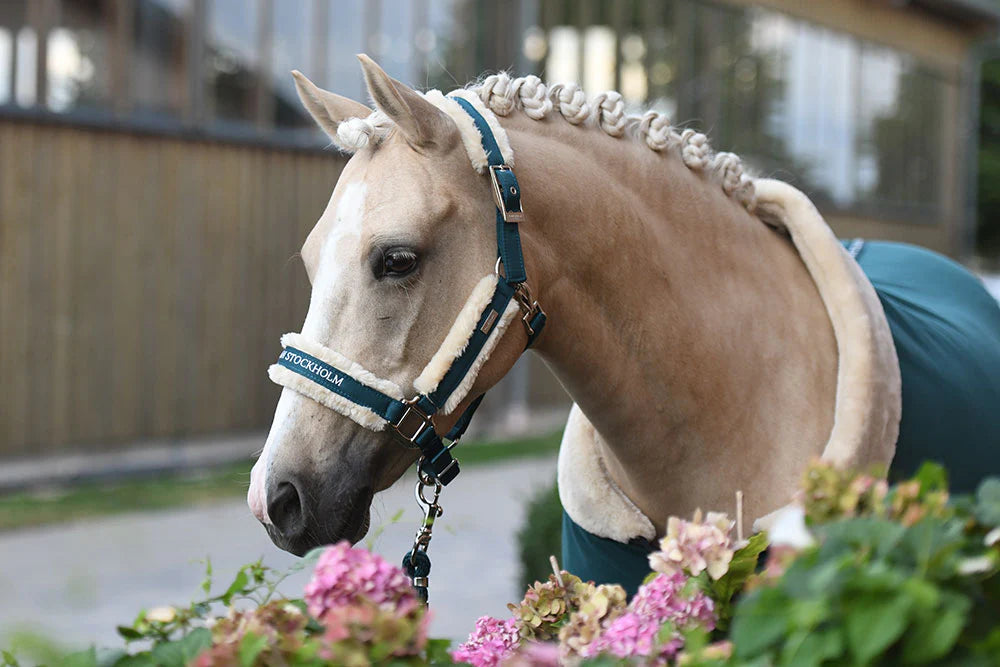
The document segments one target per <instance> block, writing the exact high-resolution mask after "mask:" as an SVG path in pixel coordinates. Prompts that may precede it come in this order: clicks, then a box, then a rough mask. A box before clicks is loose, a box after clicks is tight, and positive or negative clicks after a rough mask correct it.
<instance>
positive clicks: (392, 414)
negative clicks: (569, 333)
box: [277, 97, 545, 485]
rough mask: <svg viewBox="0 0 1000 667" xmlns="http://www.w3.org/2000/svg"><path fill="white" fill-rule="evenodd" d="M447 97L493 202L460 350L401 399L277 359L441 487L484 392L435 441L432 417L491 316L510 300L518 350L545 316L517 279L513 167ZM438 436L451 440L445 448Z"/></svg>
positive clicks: (310, 365) (294, 357) (291, 355)
mask: <svg viewBox="0 0 1000 667" xmlns="http://www.w3.org/2000/svg"><path fill="white" fill-rule="evenodd" d="M452 99H453V100H454V101H455V102H457V103H458V104H459V105H461V107H462V108H463V109H464V110H465V112H466V113H468V114H469V116H471V117H472V120H473V122H474V123H475V125H476V128H477V129H478V130H479V133H480V135H481V140H482V145H483V149H484V150H485V151H486V156H487V160H488V162H489V177H490V181H491V184H492V187H493V199H494V202H495V204H496V234H497V267H496V274H497V283H496V287H495V288H494V291H493V298H492V299H491V300H490V302H489V304H488V305H487V306H486V307H485V308H484V309H483V310H482V312H481V313H480V316H479V319H478V321H477V323H476V328H475V329H474V330H473V333H472V336H471V337H470V339H469V341H468V344H467V345H466V347H465V350H464V351H463V352H462V353H461V354H460V355H459V356H458V357H457V358H456V359H455V360H454V361H453V362H452V364H451V366H450V367H449V369H448V370H447V372H446V373H445V375H444V377H443V379H442V380H441V381H440V382H439V383H438V386H437V387H436V388H435V389H434V391H431V392H428V393H427V394H419V393H418V394H417V395H416V396H414V397H413V398H410V399H407V400H399V399H396V398H393V397H392V396H388V395H386V394H385V393H383V392H381V391H378V390H377V389H374V388H372V387H370V386H368V385H366V384H365V383H363V382H361V381H359V380H358V379H356V378H354V377H352V376H351V375H350V374H349V373H347V372H345V371H344V370H343V369H340V368H337V367H335V366H333V365H331V364H328V363H326V362H325V361H323V360H321V359H318V358H316V357H315V356H313V355H310V354H308V353H306V352H304V351H302V350H299V349H297V348H295V347H291V346H289V347H285V349H284V350H282V352H281V355H280V356H279V357H278V362H277V363H278V365H280V366H283V367H285V368H287V369H289V370H290V371H293V372H295V373H297V374H298V375H300V376H302V377H304V378H306V379H307V380H310V381H312V382H315V383H316V384H318V385H319V386H321V387H323V388H324V389H326V390H328V391H330V392H332V393H334V394H337V395H338V396H340V397H342V398H344V399H346V400H347V401H350V402H351V403H354V404H356V405H359V406H361V407H363V408H366V409H368V410H370V411H372V412H373V413H375V414H376V415H378V416H379V417H381V418H382V419H384V420H385V421H386V422H387V423H388V425H389V427H390V428H391V429H392V430H393V431H394V432H395V433H396V434H397V435H398V436H399V437H400V438H401V440H402V441H403V442H404V443H405V444H406V445H407V446H409V447H414V448H417V449H419V450H420V453H421V457H420V460H419V462H418V470H419V472H420V473H421V474H422V476H426V477H427V478H429V480H433V481H434V482H437V483H439V484H441V485H446V484H448V483H449V482H450V481H451V480H453V479H454V478H455V476H456V475H458V472H459V465H458V461H456V460H455V459H454V458H453V457H452V455H451V449H452V447H454V446H455V445H456V444H458V441H459V439H460V438H461V437H462V435H463V434H464V433H465V430H466V429H467V428H468V426H469V423H470V422H471V421H472V417H473V415H474V414H475V412H476V409H477V408H478V407H479V405H480V403H481V402H482V400H483V396H485V394H483V395H481V396H479V397H477V398H476V399H475V400H473V401H472V403H471V404H470V405H469V407H468V408H466V409H465V411H464V412H463V413H462V415H461V416H460V417H459V419H458V421H457V422H456V423H455V426H454V427H452V429H451V430H450V431H448V433H446V434H445V435H444V437H443V438H442V436H441V435H440V434H438V432H437V430H436V429H435V427H434V423H433V421H432V418H433V417H434V415H435V414H436V413H437V412H438V411H439V410H440V409H441V407H442V406H444V405H445V404H446V402H447V401H448V398H449V397H450V396H451V395H452V393H453V392H454V391H455V389H456V388H458V386H459V385H460V384H461V383H462V380H463V379H465V377H466V375H467V374H468V373H469V370H470V369H471V368H472V365H473V363H474V362H475V360H476V358H477V357H478V356H479V353H480V352H481V351H482V349H483V347H484V346H485V345H486V342H487V339H488V338H489V335H490V333H491V332H492V331H493V329H494V328H495V326H496V323H497V321H498V318H499V315H500V314H502V313H503V312H504V311H505V310H506V309H507V306H508V305H509V304H510V301H511V299H514V300H515V301H516V303H517V305H518V307H519V308H520V310H521V313H522V317H521V322H522V324H523V325H524V328H525V331H526V332H527V334H528V345H527V346H526V348H525V349H527V347H530V346H531V344H532V343H533V342H534V341H535V338H537V336H538V335H539V334H540V333H541V331H542V328H543V327H544V326H545V313H544V312H543V311H542V309H541V308H540V307H539V305H538V302H537V301H535V300H533V299H532V297H531V293H530V291H529V290H528V287H527V284H526V283H525V281H526V280H527V275H526V272H525V268H524V254H523V253H522V251H521V236H520V234H519V232H518V224H519V223H520V222H522V221H523V220H524V211H523V210H522V208H521V188H520V186H519V185H518V182H517V178H516V177H515V176H514V170H513V169H512V168H511V167H510V166H509V165H507V164H505V163H504V158H503V156H502V154H501V152H500V148H499V146H498V144H497V141H496V138H495V137H494V136H493V131H492V130H491V129H490V126H489V124H488V123H487V122H486V119H485V118H483V116H482V114H480V113H479V112H478V111H477V110H476V109H475V108H474V107H473V106H472V104H470V103H469V102H468V101H466V100H464V99H462V98H460V97H453V98H452ZM501 265H502V266H503V273H502V274H501V272H500V267H501ZM445 440H448V441H450V443H451V444H450V445H445V443H444V441H445Z"/></svg>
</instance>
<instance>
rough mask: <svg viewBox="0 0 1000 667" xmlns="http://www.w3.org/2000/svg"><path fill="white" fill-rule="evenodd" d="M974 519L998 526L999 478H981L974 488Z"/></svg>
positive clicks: (991, 525) (999, 520) (999, 503)
mask: <svg viewBox="0 0 1000 667" xmlns="http://www.w3.org/2000/svg"><path fill="white" fill-rule="evenodd" d="M975 513H976V519H978V520H979V522H980V523H982V524H983V525H986V526H989V527H990V528H994V527H996V526H1000V478H997V477H990V478H989V479H986V480H983V483H982V484H980V485H979V488H978V489H977V490H976V508H975Z"/></svg>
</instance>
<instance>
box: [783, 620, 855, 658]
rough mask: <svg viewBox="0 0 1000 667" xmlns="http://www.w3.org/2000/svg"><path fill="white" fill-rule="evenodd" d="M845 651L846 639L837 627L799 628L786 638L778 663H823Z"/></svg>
mask: <svg viewBox="0 0 1000 667" xmlns="http://www.w3.org/2000/svg"><path fill="white" fill-rule="evenodd" d="M843 652H844V639H843V637H841V635H840V632H839V631H838V630H837V629H830V630H825V631H813V630H798V631H796V632H794V633H793V634H791V635H789V636H788V639H786V640H785V645H784V647H783V648H782V651H781V660H780V662H779V663H778V664H780V665H789V666H790V667H791V666H794V667H799V666H801V667H808V666H810V665H822V664H823V662H824V661H826V660H833V659H835V658H839V657H841V656H842V654H843Z"/></svg>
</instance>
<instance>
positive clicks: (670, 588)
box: [582, 572, 715, 662]
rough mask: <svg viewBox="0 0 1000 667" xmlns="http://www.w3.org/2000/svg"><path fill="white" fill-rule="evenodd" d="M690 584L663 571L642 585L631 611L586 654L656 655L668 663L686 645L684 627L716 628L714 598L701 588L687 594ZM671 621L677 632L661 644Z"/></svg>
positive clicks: (587, 649) (592, 643) (679, 574)
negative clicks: (685, 589)
mask: <svg viewBox="0 0 1000 667" xmlns="http://www.w3.org/2000/svg"><path fill="white" fill-rule="evenodd" d="M686 583H687V578H686V577H685V576H684V575H683V574H681V573H679V572H675V573H673V574H660V575H658V576H657V577H655V578H654V579H652V580H651V581H650V582H649V583H647V584H645V585H643V586H641V587H640V588H639V591H638V592H637V593H636V595H635V597H634V598H632V601H631V602H630V603H629V608H628V611H627V612H625V613H624V614H622V615H621V616H619V617H618V618H616V619H615V620H613V621H612V622H611V623H610V624H608V627H607V628H605V629H604V630H603V631H602V632H601V634H600V635H598V636H597V637H596V638H595V639H594V641H592V642H591V643H590V644H588V645H587V646H586V647H585V648H584V650H583V652H582V655H583V657H585V658H589V657H594V656H597V655H600V654H602V653H609V654H611V655H614V656H616V657H618V658H636V657H653V658H657V659H658V661H659V662H666V661H667V660H670V659H672V658H674V656H676V655H677V652H678V651H679V650H680V648H681V647H682V646H683V643H684V642H683V640H682V639H681V636H680V631H681V630H686V629H688V628H691V627H694V626H700V627H702V628H704V629H705V630H708V631H711V630H713V629H714V628H715V613H714V612H715V608H714V604H713V603H712V600H711V598H709V597H708V596H707V595H705V594H704V593H703V592H701V591H695V592H693V593H691V594H689V595H686V594H685V593H684V586H685V584H686ZM667 622H669V623H672V624H673V627H674V629H675V632H674V634H673V636H672V637H670V638H669V639H668V640H667V641H666V642H664V643H659V644H658V641H657V640H658V637H657V635H658V634H659V632H660V628H661V627H662V626H663V624H664V623H667ZM654 649H655V652H654Z"/></svg>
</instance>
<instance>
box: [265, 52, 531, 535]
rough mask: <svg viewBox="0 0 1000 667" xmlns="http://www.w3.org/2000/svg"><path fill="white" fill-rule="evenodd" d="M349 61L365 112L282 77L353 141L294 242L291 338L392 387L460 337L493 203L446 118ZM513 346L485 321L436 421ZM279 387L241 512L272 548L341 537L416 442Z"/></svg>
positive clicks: (494, 374) (486, 277)
mask: <svg viewBox="0 0 1000 667" xmlns="http://www.w3.org/2000/svg"><path fill="white" fill-rule="evenodd" d="M359 59H360V60H361V65H362V69H363V71H364V76H365V80H366V82H367V86H368V90H369V93H370V95H371V98H372V100H373V101H374V104H375V107H376V110H375V111H372V110H370V109H369V108H367V107H366V106H364V105H362V104H360V103H358V102H355V101H352V100H350V99H347V98H344V97H341V96H339V95H335V94H333V93H331V92H328V91H325V90H322V89H320V88H318V87H317V86H315V85H314V84H313V83H312V82H310V81H309V80H308V79H306V78H305V77H304V76H302V75H301V74H299V73H298V72H295V73H294V75H295V81H296V87H297V89H298V94H299V97H300V98H301V100H302V102H303V104H304V105H305V107H306V109H308V111H309V113H310V114H311V115H312V116H313V118H314V119H315V120H316V122H317V123H318V124H319V126H320V127H321V128H322V129H323V130H324V131H325V132H326V133H327V134H328V135H329V136H330V138H331V139H332V140H333V141H334V143H336V144H339V145H341V146H343V145H345V144H348V145H350V146H351V147H352V148H355V149H356V150H355V152H354V155H353V156H352V157H351V158H350V159H349V160H348V162H347V164H346V166H345V167H344V169H343V171H342V173H341V174H340V177H339V179H338V180H337V183H336V187H335V188H334V190H333V194H332V196H331V198H330V201H329V204H328V205H327V207H326V210H325V211H324V212H323V214H322V215H321V216H320V218H319V220H318V221H317V223H316V225H315V227H314V228H313V230H312V232H311V233H310V234H309V236H308V238H307V239H306V240H305V243H304V244H303V246H302V253H301V256H302V260H303V263H304V264H305V268H306V272H307V273H308V276H309V279H310V282H311V284H312V296H311V299H310V303H309V310H308V313H307V315H306V318H305V322H304V324H303V326H302V333H301V334H300V336H301V337H302V338H303V339H308V340H310V341H314V342H316V343H318V344H320V345H321V346H323V347H324V348H327V349H332V350H336V351H337V353H338V354H339V355H340V356H339V357H338V358H339V359H340V361H341V363H340V364H338V367H341V368H342V369H343V370H344V371H346V372H348V373H351V375H352V376H353V377H360V378H362V382H365V383H366V384H368V385H370V386H373V387H375V388H376V389H378V390H380V391H382V392H383V393H385V394H388V395H390V396H393V397H395V398H400V399H401V398H403V397H404V396H410V395H413V394H414V393H418V392H426V391H428V388H427V387H426V385H428V384H433V383H434V382H435V379H440V375H441V373H442V372H443V371H442V368H441V367H442V366H447V363H448V361H449V360H450V359H452V358H454V355H455V353H456V350H455V349H448V348H449V347H451V348H461V347H462V346H463V345H464V342H465V338H466V337H467V335H468V328H469V327H470V325H469V323H468V322H464V323H463V322H460V321H459V320H462V319H463V317H465V318H466V319H468V315H467V313H466V311H468V310H469V308H468V303H469V301H470V300H471V299H472V298H473V297H470V294H472V295H475V294H476V293H477V290H478V291H480V292H481V291H482V285H484V284H486V283H488V282H489V283H495V279H494V278H493V269H494V262H495V259H496V242H495V237H494V231H493V226H492V225H491V224H484V221H486V222H488V221H491V220H492V218H493V215H494V207H493V203H492V201H493V200H492V195H491V191H490V184H489V181H488V179H485V178H483V177H482V176H481V175H480V174H477V173H476V170H474V169H471V168H470V158H469V155H468V154H467V150H466V148H465V147H464V146H463V137H462V136H461V134H462V132H461V130H460V129H459V127H458V125H456V122H455V120H454V119H453V118H452V117H450V116H449V114H448V113H446V112H445V111H442V109H441V108H439V106H436V105H435V104H433V103H432V102H431V101H429V99H428V98H427V97H425V96H424V95H423V94H421V93H418V92H416V91H414V90H413V89H411V88H409V87H407V86H406V85H404V84H402V83H400V82H399V81H396V80H394V79H392V78H390V77H389V76H388V75H387V74H386V73H385V72H384V71H383V70H382V69H381V68H380V67H379V66H378V65H377V64H375V63H374V62H372V61H371V60H370V59H368V58H367V57H366V56H359ZM375 129H377V130H378V131H374V130H375ZM463 305H464V306H463ZM473 326H474V323H473ZM463 330H464V333H462V332H463ZM456 332H457V333H456ZM524 344H525V335H524V334H521V333H518V334H517V335H516V336H504V337H503V338H502V339H500V332H499V331H498V332H497V341H496V343H495V346H494V347H493V349H492V350H491V351H490V352H489V354H488V361H487V360H485V358H484V359H483V360H482V361H480V364H481V367H480V368H478V369H477V370H478V373H476V374H474V378H470V379H469V382H468V384H469V386H466V387H463V388H462V391H461V392H457V393H456V394H455V395H453V400H452V403H453V404H452V405H446V406H443V409H442V410H441V411H440V412H438V414H437V416H436V417H435V418H434V426H435V427H436V429H437V430H438V431H439V432H441V433H444V432H446V431H447V429H448V428H450V425H451V423H453V422H454V421H455V420H456V419H457V417H458V415H460V414H461V413H462V410H463V409H464V407H466V406H468V405H469V404H470V403H471V401H472V400H473V399H474V398H475V397H476V396H478V395H480V394H482V393H483V392H484V391H486V390H487V389H488V388H489V387H490V386H492V385H493V384H495V383H496V382H497V381H498V380H499V379H500V378H501V377H502V376H503V375H504V374H505V373H506V372H507V370H509V368H510V367H511V366H512V365H513V363H514V361H515V360H516V359H517V357H518V355H519V354H520V353H521V351H522V349H523V347H524ZM345 365H346V367H344V366H345ZM273 371H274V368H273V367H272V372H273ZM273 377H275V376H274V375H273V374H272V378H273ZM364 378H368V379H367V380H365V379H364ZM282 384H285V385H286V386H285V388H284V389H283V390H282V393H281V397H280V399H279V401H278V405H277V408H276V411H275V415H274V420H273V423H272V425H271V429H270V432H269V434H268V436H267V441H266V444H265V446H264V450H263V452H262V454H261V456H260V458H259V460H258V461H257V463H256V464H255V465H254V467H253V471H252V473H251V484H250V490H249V493H248V503H249V505H250V508H251V510H252V511H253V513H254V515H255V516H256V517H257V518H258V519H259V520H260V521H261V522H262V523H263V524H264V525H265V526H266V528H267V531H268V533H269V535H270V536H271V538H272V540H273V541H274V542H275V544H277V545H278V546H280V547H281V548H283V549H286V550H288V551H291V552H294V553H297V554H302V553H304V552H305V551H307V550H308V549H310V548H312V547H314V546H317V545H320V544H326V543H330V542H334V541H337V540H340V539H348V540H350V541H352V542H356V541H358V540H359V539H361V538H362V537H363V536H364V535H365V533H366V532H367V530H368V526H369V522H370V506H371V501H372V497H373V495H374V493H376V492H378V491H380V490H383V489H386V488H388V487H389V486H390V485H392V483H393V482H395V481H396V480H397V479H398V478H399V477H400V476H401V475H402V474H403V472H404V471H405V470H406V468H407V467H408V466H409V465H410V464H412V463H413V462H414V461H415V460H416V459H417V457H418V455H419V452H417V451H416V450H414V449H412V448H407V447H404V446H401V444H400V443H399V442H398V441H397V440H398V437H397V436H396V435H395V434H393V432H392V430H391V429H389V428H383V427H384V426H385V423H384V422H382V421H381V420H379V419H378V418H377V417H376V416H375V415H373V414H370V413H368V412H367V411H365V410H364V409H360V408H358V407H357V406H352V405H350V404H348V403H346V402H345V403H343V404H341V403H337V402H335V403H333V404H328V405H322V404H320V402H318V401H317V400H314V399H313V398H309V397H307V396H306V395H305V394H304V393H301V392H299V391H296V390H294V389H291V388H289V386H288V383H287V382H283V383H282ZM331 407H332V408H333V409H330V408H331Z"/></svg>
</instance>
